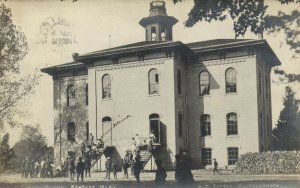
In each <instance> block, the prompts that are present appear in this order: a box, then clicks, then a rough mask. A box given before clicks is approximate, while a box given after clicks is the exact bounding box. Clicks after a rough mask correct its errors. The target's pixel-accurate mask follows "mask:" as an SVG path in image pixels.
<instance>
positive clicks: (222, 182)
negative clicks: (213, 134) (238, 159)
mask: <svg viewBox="0 0 300 188" xmlns="http://www.w3.org/2000/svg"><path fill="white" fill-rule="evenodd" d="M167 174H168V177H167V184H166V185H164V186H162V187H172V188H174V187H178V185H177V184H176V182H175V174H174V171H170V172H168V173H167ZM193 175H194V179H195V181H196V183H195V184H194V185H193V186H184V187H197V188H201V187H214V188H227V187H228V188H229V187H240V188H256V187H257V188H262V187H268V188H271V187H295V188H296V187H297V188H299V187H300V175H296V174H295V175H232V174H227V175H219V174H218V175H215V176H214V175H213V173H212V171H211V170H195V171H193ZM104 177H105V172H94V173H92V177H91V178H86V179H84V182H83V183H81V182H77V181H70V179H68V178H29V179H25V178H21V174H17V173H10V174H0V187H1V188H2V187H24V188H27V187H30V188H39V187H44V188H46V187H55V188H62V187H70V188H118V187H120V188H121V187H137V184H136V181H135V179H134V177H133V176H130V177H129V179H124V178H123V174H122V173H118V177H119V178H118V179H113V178H112V179H110V180H105V179H104ZM111 177H113V176H111ZM154 178H155V173H153V172H146V173H141V182H142V184H141V185H142V187H156V185H155V184H154V182H153V181H154Z"/></svg>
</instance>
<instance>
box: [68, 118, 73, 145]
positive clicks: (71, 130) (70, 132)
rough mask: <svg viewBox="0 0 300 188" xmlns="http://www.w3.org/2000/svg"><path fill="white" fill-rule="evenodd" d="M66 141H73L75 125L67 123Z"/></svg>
mask: <svg viewBox="0 0 300 188" xmlns="http://www.w3.org/2000/svg"><path fill="white" fill-rule="evenodd" d="M68 141H75V123H74V122H69V123H68Z"/></svg>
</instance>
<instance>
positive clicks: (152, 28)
mask: <svg viewBox="0 0 300 188" xmlns="http://www.w3.org/2000/svg"><path fill="white" fill-rule="evenodd" d="M151 40H152V41H155V40H156V28H155V27H151Z"/></svg>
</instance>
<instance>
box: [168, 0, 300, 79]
mask: <svg viewBox="0 0 300 188" xmlns="http://www.w3.org/2000/svg"><path fill="white" fill-rule="evenodd" d="M182 1H183V0H173V2H174V3H175V4H176V3H178V2H182ZM277 1H278V2H280V3H281V4H290V3H298V4H300V0H277ZM269 2H271V3H272V1H271V0H270V1H269ZM297 8H298V7H297V6H295V10H292V11H291V12H290V13H289V14H286V13H284V12H282V11H278V13H277V15H267V14H266V12H267V10H268V6H267V5H265V1H264V0H194V6H193V8H192V9H191V10H190V12H189V13H188V19H187V20H186V21H185V23H184V24H185V26H186V27H193V26H194V25H195V24H196V23H198V22H203V21H204V22H211V21H224V20H226V19H227V18H228V17H229V16H230V18H231V19H232V20H233V30H234V32H235V37H239V36H244V35H245V33H246V32H247V30H248V29H250V31H251V32H252V33H254V34H256V35H257V34H259V35H261V36H262V37H263V33H264V31H266V32H267V33H268V34H274V33H278V32H284V33H285V36H286V37H285V39H286V44H287V45H288V46H289V47H290V49H291V50H293V51H294V52H295V54H294V55H293V57H292V58H298V56H299V54H300V38H299V37H298V36H299V35H300V30H299V28H300V11H299V10H298V9H297ZM280 72H281V73H283V74H280ZM274 73H275V74H278V73H279V75H282V76H283V77H282V78H284V80H283V81H287V82H294V81H298V82H300V74H293V73H285V72H284V71H282V70H279V71H274Z"/></svg>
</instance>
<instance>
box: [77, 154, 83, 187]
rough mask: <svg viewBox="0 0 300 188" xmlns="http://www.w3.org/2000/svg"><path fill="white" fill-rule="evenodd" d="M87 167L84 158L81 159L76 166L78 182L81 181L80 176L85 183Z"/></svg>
mask: <svg viewBox="0 0 300 188" xmlns="http://www.w3.org/2000/svg"><path fill="white" fill-rule="evenodd" d="M84 169H85V165H84V163H83V162H82V157H79V162H78V163H77V166H76V172H77V181H79V176H80V178H81V181H82V182H83V173H84Z"/></svg>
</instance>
